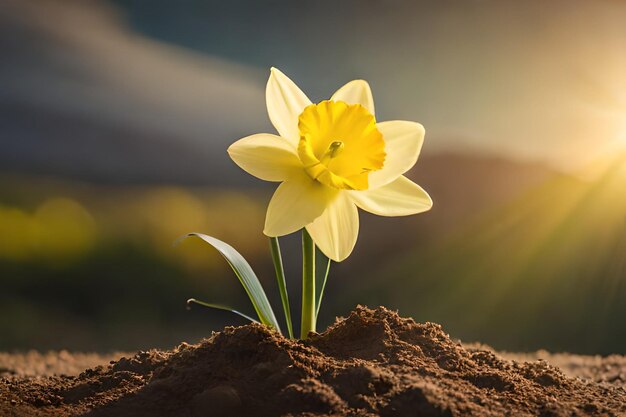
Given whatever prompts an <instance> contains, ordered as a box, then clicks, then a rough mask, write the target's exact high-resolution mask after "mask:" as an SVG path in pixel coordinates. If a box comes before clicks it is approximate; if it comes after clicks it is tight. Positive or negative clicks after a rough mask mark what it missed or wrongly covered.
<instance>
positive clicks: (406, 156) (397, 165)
mask: <svg viewBox="0 0 626 417" xmlns="http://www.w3.org/2000/svg"><path fill="white" fill-rule="evenodd" d="M376 127H377V128H378V130H379V131H380V133H382V134H383V139H384V141H385V152H386V153H387V157H386V158H385V165H384V166H383V167H382V169H380V170H378V171H373V172H371V173H370V174H369V178H368V179H369V188H370V189H374V188H378V187H382V186H383V185H385V184H389V183H390V182H392V181H394V180H395V179H397V178H398V177H399V176H400V175H402V174H404V173H405V172H407V171H408V170H409V169H411V167H413V165H415V162H417V157H418V156H419V153H420V150H421V149H422V144H423V143H424V127H423V126H422V125H421V124H419V123H415V122H407V121H404V120H394V121H391V122H382V123H376Z"/></svg>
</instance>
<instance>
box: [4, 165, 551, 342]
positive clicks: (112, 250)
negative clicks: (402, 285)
mask: <svg viewBox="0 0 626 417" xmlns="http://www.w3.org/2000/svg"><path fill="white" fill-rule="evenodd" d="M410 175H411V176H412V177H413V178H414V179H415V180H417V181H418V182H419V183H420V184H422V185H423V186H424V187H425V188H426V189H427V190H429V192H431V194H432V196H433V198H434V200H435V202H436V203H435V204H436V206H435V209H433V211H432V212H429V213H427V214H424V215H422V216H413V217H406V218H378V217H376V216H371V215H366V214H362V215H361V219H362V225H361V236H360V238H359V242H358V244H357V248H356V250H355V252H354V255H353V256H352V257H351V258H349V260H348V261H346V262H344V263H342V264H340V265H335V266H334V267H333V269H334V271H333V274H332V278H331V281H330V283H329V289H328V292H327V293H326V298H325V300H326V303H328V304H327V305H326V306H325V308H324V309H323V311H322V318H321V320H322V322H329V321H330V320H332V318H333V317H334V315H335V314H341V313H342V312H343V311H348V310H349V309H350V308H352V307H353V303H356V302H360V303H368V304H372V305H374V304H381V303H383V302H386V300H385V299H384V298H383V297H381V294H383V293H384V292H380V291H379V290H376V291H374V292H373V293H370V294H366V295H365V296H363V297H362V298H359V297H357V294H363V291H362V290H363V289H366V288H370V286H373V287H378V286H380V285H386V284H385V283H386V282H387V280H386V279H383V280H381V281H376V277H377V271H381V270H384V269H386V268H388V267H389V264H393V263H394V262H395V261H396V260H398V259H399V258H403V257H404V256H407V255H408V254H409V253H411V252H410V251H411V248H412V247H416V246H417V247H420V248H423V247H430V246H432V245H435V244H437V243H438V242H442V241H444V240H445V238H446V237H447V236H449V235H450V234H451V233H453V232H454V230H457V229H458V228H459V227H461V226H462V225H465V224H467V223H468V222H470V220H471V219H474V218H476V217H477V216H480V214H481V213H484V212H485V211H486V210H489V209H490V208H491V207H493V206H499V205H503V204H506V203H507V202H509V201H511V199H513V198H514V196H516V195H519V194H520V193H523V192H524V190H527V189H529V188H531V187H533V186H536V185H537V184H539V183H541V182H542V181H544V180H546V179H548V178H550V177H551V176H552V175H554V174H553V173H552V171H550V170H549V169H546V168H544V167H542V166H534V165H528V164H521V163H511V162H507V161H504V160H501V159H493V158H485V157H479V156H469V155H465V156H463V155H452V154H450V155H437V156H432V157H424V158H422V160H421V161H419V163H418V164H417V166H416V169H415V171H414V172H412V173H411V174H410ZM451 176H453V177H454V180H453V181H451V180H449V178H450V177H451ZM246 178H247V180H246V183H245V185H246V187H245V189H243V188H241V189H237V188H232V187H230V188H220V187H206V186H205V187H192V186H189V185H181V184H177V185H174V184H172V185H157V184H152V185H151V184H134V185H120V184H115V183H113V184H111V183H108V184H107V183H102V182H100V183H87V182H85V181H77V180H71V179H68V178H65V179H62V178H57V179H53V178H51V177H49V176H47V177H37V176H23V175H22V176H20V175H16V174H4V175H2V176H1V180H0V201H1V203H0V233H1V234H2V236H3V243H2V244H0V277H3V278H2V286H3V292H2V296H1V297H0V300H1V301H2V302H0V306H1V307H0V309H1V311H0V313H2V314H0V317H5V318H6V319H7V320H0V332H2V333H3V334H4V337H3V339H2V340H1V341H0V349H11V348H29V347H33V346H38V347H39V348H42V349H43V348H74V349H99V350H103V349H114V348H120V349H121V348H124V349H133V348H137V347H148V346H151V345H155V346H170V345H172V344H174V343H177V342H178V341H180V340H184V339H193V338H198V337H201V335H203V334H206V331H208V329H211V328H213V329H217V328H219V327H220V326H222V325H224V324H228V323H233V322H237V320H238V319H237V318H234V317H230V316H228V315H225V314H221V313H214V312H206V311H194V312H191V313H189V312H185V310H184V308H183V307H184V303H183V302H184V300H185V299H186V298H187V297H191V296H195V297H198V298H201V299H207V300H210V301H220V302H226V303H229V304H231V305H234V306H237V307H239V308H241V309H242V310H244V311H249V310H250V309H249V306H248V302H247V300H246V298H245V294H244V293H243V291H242V290H240V289H239V288H238V285H237V283H236V282H234V280H233V279H232V276H231V272H230V271H229V270H228V268H227V266H226V265H224V263H223V261H222V260H221V259H220V258H219V256H218V255H217V254H215V253H214V252H213V251H212V250H211V249H210V248H208V247H204V246H202V245H201V244H199V243H198V242H189V243H185V244H184V245H182V246H181V247H179V248H173V247H172V246H171V245H172V242H173V241H174V240H175V239H176V238H178V237H179V236H181V235H183V234H185V233H187V232H189V231H201V232H205V233H209V234H212V235H215V236H217V237H219V238H221V239H223V240H226V241H228V242H230V243H231V244H233V246H235V247H236V248H238V249H239V250H240V251H241V252H242V253H243V254H244V255H245V256H246V258H248V259H249V260H250V262H251V263H252V265H253V266H254V267H255V269H256V270H257V273H258V274H259V275H260V277H261V279H262V281H263V283H264V284H265V285H266V287H267V291H268V293H269V295H270V298H271V299H272V301H273V302H274V306H275V307H276V308H278V306H279V305H280V304H279V299H278V297H277V292H276V289H275V284H274V279H273V274H272V266H271V263H270V259H269V256H268V252H267V241H266V238H264V237H263V235H262V233H261V229H262V224H263V217H264V214H265V208H266V204H267V201H268V200H269V197H270V195H271V192H272V190H271V189H270V188H268V187H261V188H259V189H258V190H255V189H254V188H251V186H254V185H261V182H260V181H256V180H255V179H253V178H249V177H246ZM459 196H461V197H462V198H459ZM61 242H63V244H62V245H61V244H60V243H61ZM298 243H299V239H298V238H297V236H295V235H293V236H289V237H288V238H286V239H283V250H284V251H285V259H286V262H287V263H286V267H287V270H288V273H289V286H290V290H291V293H292V294H293V295H292V303H294V309H295V310H296V317H297V310H298V309H297V307H296V305H297V304H296V303H298V296H297V295H298V294H299V292H300V287H299V286H300V282H299V281H300V266H299V265H298V262H299V252H300V249H299V247H298ZM366 282H368V283H369V284H368V285H365V283H366ZM147 288H149V289H150V290H149V291H148V292H146V289H147ZM341 288H343V289H341ZM348 288H350V290H348ZM340 289H341V290H340ZM51 295H53V296H51ZM355 297H357V298H356V299H355ZM395 305H396V303H395V302H394V303H393V304H391V307H394V306H395ZM8 318H11V319H8ZM88 323H89V324H88ZM42 326H43V327H42ZM137 327H140V328H141V329H142V330H141V331H137ZM169 328H172V329H174V328H176V329H177V330H176V331H172V332H168V331H166V330H163V329H169ZM52 330H54V331H52ZM126 332H133V336H132V337H129V336H128V335H127V334H126ZM59 333H62V334H65V333H70V334H72V335H73V336H72V337H65V338H62V339H59V338H58V337H57V336H58V334H59Z"/></svg>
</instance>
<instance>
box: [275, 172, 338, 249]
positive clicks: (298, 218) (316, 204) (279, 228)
mask: <svg viewBox="0 0 626 417" xmlns="http://www.w3.org/2000/svg"><path fill="white" fill-rule="evenodd" d="M337 194H338V191H337V190H334V189H332V188H329V187H326V186H324V185H322V184H320V183H319V182H317V181H315V180H313V179H311V178H310V177H309V176H308V175H306V174H305V173H304V172H303V173H302V175H298V176H295V177H293V178H291V179H290V180H288V181H285V182H283V183H282V184H280V185H279V186H278V188H277V189H276V191H275V192H274V195H273V196H272V200H271V201H270V204H269V206H268V208H267V215H266V217H265V229H264V230H263V233H265V235H267V236H271V237H274V236H284V235H288V234H289V233H293V232H295V231H296V230H300V229H302V228H303V227H304V226H306V225H307V224H310V223H311V222H313V220H315V219H316V218H317V217H319V216H320V215H321V214H322V213H323V212H324V210H325V209H326V207H328V206H329V205H330V204H331V203H332V201H333V199H334V198H335V197H336V196H337Z"/></svg>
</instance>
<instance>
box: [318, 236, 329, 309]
mask: <svg viewBox="0 0 626 417" xmlns="http://www.w3.org/2000/svg"><path fill="white" fill-rule="evenodd" d="M315 251H316V253H315V264H316V265H315V281H316V287H317V288H319V289H320V290H319V293H318V294H317V297H316V300H317V305H316V307H315V316H316V317H317V316H318V315H319V313H320V307H321V305H322V297H323V296H324V289H326V280H327V279H328V273H329V271H330V259H328V256H326V255H324V253H323V252H322V251H321V250H319V248H316V249H315Z"/></svg>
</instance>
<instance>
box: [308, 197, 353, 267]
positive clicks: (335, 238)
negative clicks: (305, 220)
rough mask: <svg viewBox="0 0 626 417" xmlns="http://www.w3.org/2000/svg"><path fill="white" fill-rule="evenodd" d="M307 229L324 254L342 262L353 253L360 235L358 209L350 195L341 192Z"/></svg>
mask: <svg viewBox="0 0 626 417" xmlns="http://www.w3.org/2000/svg"><path fill="white" fill-rule="evenodd" d="M306 230H307V231H308V232H309V234H310V235H311V237H312V238H313V241H314V242H315V244H316V245H317V246H318V247H319V248H320V250H321V251H322V252H323V253H324V255H326V256H328V257H329V258H330V259H332V260H333V261H336V262H341V261H343V260H344V259H346V258H347V257H348V256H349V255H350V253H352V249H354V245H355V244H356V239H357V237H358V235H359V213H358V210H357V208H356V206H355V205H354V203H353V202H352V201H351V200H350V198H349V197H348V195H347V194H346V193H345V192H341V193H339V195H338V196H337V198H335V199H334V200H333V201H332V202H331V204H330V205H329V206H328V207H327V208H326V210H325V211H324V213H323V214H322V215H321V216H319V217H318V218H317V219H315V221H314V222H313V223H311V224H309V225H308V226H307V227H306Z"/></svg>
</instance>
